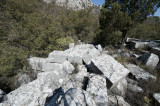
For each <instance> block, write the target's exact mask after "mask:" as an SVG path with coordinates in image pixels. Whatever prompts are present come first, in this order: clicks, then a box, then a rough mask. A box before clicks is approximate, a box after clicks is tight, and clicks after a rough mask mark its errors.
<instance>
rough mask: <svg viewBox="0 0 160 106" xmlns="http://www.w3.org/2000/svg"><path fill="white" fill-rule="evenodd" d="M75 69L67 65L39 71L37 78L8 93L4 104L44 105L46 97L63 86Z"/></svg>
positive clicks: (19, 105) (17, 105) (13, 105)
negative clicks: (60, 68)
mask: <svg viewBox="0 0 160 106" xmlns="http://www.w3.org/2000/svg"><path fill="white" fill-rule="evenodd" d="M73 70H74V69H73ZM73 70H70V68H68V66H66V67H65V68H63V70H56V69H55V70H52V71H48V72H42V73H39V74H38V75H37V79H36V80H34V81H32V82H30V83H28V84H26V85H23V86H21V87H19V88H18V89H16V90H14V91H12V92H10V93H9V94H8V95H7V98H8V100H7V101H5V102H4V103H3V104H2V106H3V105H12V106H39V105H40V106H44V105H45V102H46V98H47V97H48V96H52V95H53V91H54V90H55V89H56V88H59V87H60V86H62V84H63V81H64V79H65V78H66V77H68V75H69V74H70V73H72V71H73Z"/></svg>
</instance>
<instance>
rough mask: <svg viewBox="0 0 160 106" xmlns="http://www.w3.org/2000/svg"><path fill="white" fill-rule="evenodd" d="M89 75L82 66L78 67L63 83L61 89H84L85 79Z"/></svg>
mask: <svg viewBox="0 0 160 106" xmlns="http://www.w3.org/2000/svg"><path fill="white" fill-rule="evenodd" d="M88 76H89V73H88V72H87V69H86V67H85V66H84V65H78V66H77V67H76V68H75V70H74V71H73V72H72V73H71V74H70V75H69V77H67V78H66V79H65V80H64V82H63V88H64V89H69V88H82V89H83V87H85V86H86V85H85V79H86V78H88Z"/></svg>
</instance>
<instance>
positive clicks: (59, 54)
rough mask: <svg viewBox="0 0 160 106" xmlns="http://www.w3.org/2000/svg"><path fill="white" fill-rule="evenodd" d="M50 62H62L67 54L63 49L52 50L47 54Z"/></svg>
mask: <svg viewBox="0 0 160 106" xmlns="http://www.w3.org/2000/svg"><path fill="white" fill-rule="evenodd" d="M48 58H51V59H50V62H53V63H63V62H64V61H66V60H67V54H66V53H65V52H64V51H53V52H51V53H50V54H49V55H48Z"/></svg>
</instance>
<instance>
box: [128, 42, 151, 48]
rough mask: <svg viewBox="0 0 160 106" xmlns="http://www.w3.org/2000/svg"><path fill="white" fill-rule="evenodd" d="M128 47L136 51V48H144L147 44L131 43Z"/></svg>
mask: <svg viewBox="0 0 160 106" xmlns="http://www.w3.org/2000/svg"><path fill="white" fill-rule="evenodd" d="M130 45H131V47H132V48H134V49H137V48H144V47H147V45H148V42H140V41H131V42H130Z"/></svg>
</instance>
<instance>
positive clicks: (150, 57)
mask: <svg viewBox="0 0 160 106" xmlns="http://www.w3.org/2000/svg"><path fill="white" fill-rule="evenodd" d="M138 60H140V61H141V62H142V63H143V64H145V65H146V66H148V67H149V68H150V69H152V70H153V69H155V67H156V66H157V64H158V62H159V57H158V56H157V55H155V54H153V53H151V54H148V53H145V54H143V55H142V56H141V57H139V58H138Z"/></svg>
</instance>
